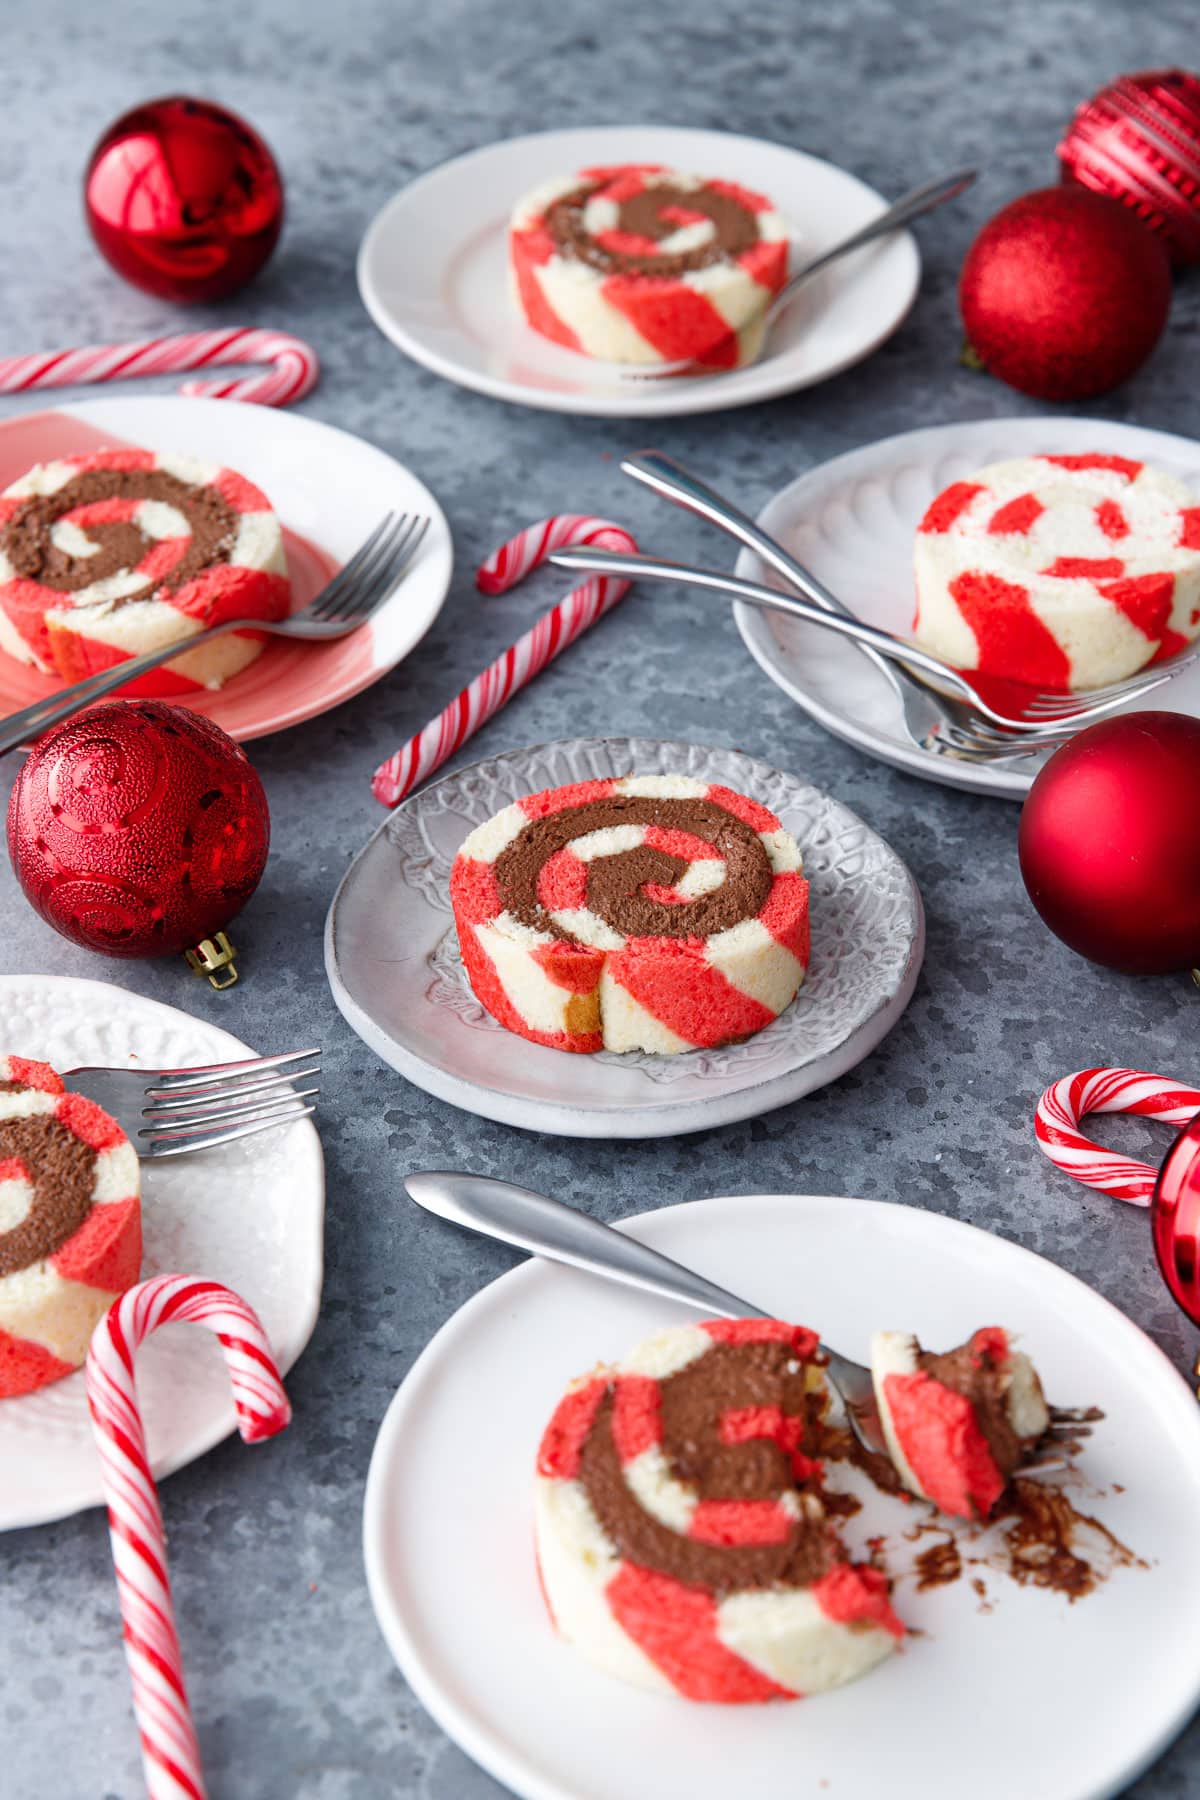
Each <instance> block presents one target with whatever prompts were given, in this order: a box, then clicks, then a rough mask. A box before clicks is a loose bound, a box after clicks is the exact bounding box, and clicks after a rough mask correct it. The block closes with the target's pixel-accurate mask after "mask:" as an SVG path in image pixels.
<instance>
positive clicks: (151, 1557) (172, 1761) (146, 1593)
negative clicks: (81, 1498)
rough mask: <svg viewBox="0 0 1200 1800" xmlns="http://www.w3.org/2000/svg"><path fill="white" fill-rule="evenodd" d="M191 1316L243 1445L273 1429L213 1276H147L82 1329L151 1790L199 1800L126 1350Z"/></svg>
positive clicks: (262, 1354)
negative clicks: (207, 1345) (222, 1368)
mask: <svg viewBox="0 0 1200 1800" xmlns="http://www.w3.org/2000/svg"><path fill="white" fill-rule="evenodd" d="M176 1320H189V1321H190V1322H191V1323H193V1324H196V1325H205V1326H207V1327H208V1329H209V1330H210V1331H212V1332H215V1333H216V1335H217V1337H218V1338H219V1340H220V1343H221V1348H222V1349H223V1350H224V1352H225V1362H226V1365H227V1366H228V1369H229V1375H230V1379H231V1381H232V1382H233V1398H234V1403H235V1405H236V1407H237V1418H238V1430H239V1431H240V1432H241V1434H242V1437H243V1438H244V1439H245V1441H246V1443H248V1444H253V1443H256V1442H257V1441H258V1440H259V1439H260V1438H268V1437H273V1436H274V1434H275V1433H276V1432H277V1431H282V1430H283V1428H284V1426H285V1425H286V1424H287V1423H288V1420H289V1419H290V1418H291V1416H292V1409H291V1407H290V1405H289V1404H288V1397H287V1395H286V1394H285V1393H284V1391H283V1384H282V1383H281V1381H280V1379H279V1371H278V1370H277V1369H276V1367H275V1362H274V1358H273V1357H272V1355H271V1347H270V1345H269V1344H268V1342H267V1338H266V1333H265V1332H264V1331H263V1328H262V1326H261V1324H260V1323H259V1321H258V1318H257V1316H256V1315H255V1313H253V1312H252V1311H251V1309H250V1308H249V1307H248V1306H247V1305H246V1302H245V1301H244V1300H241V1299H239V1298H238V1296H237V1295H236V1294H234V1293H231V1292H230V1290H229V1289H228V1288H225V1287H221V1286H220V1285H219V1284H218V1283H217V1282H215V1281H198V1280H196V1279H195V1278H194V1277H193V1276H190V1275H157V1276H155V1277H154V1278H153V1280H150V1281H142V1282H139V1283H138V1285H137V1286H136V1287H132V1288H130V1289H129V1290H128V1292H127V1293H125V1294H123V1295H122V1296H121V1298H120V1299H119V1300H117V1301H115V1302H114V1304H113V1305H112V1306H111V1307H110V1308H109V1310H108V1312H107V1313H106V1314H105V1315H104V1317H103V1318H102V1319H101V1321H100V1323H99V1325H97V1327H96V1330H95V1332H94V1334H93V1336H92V1342H91V1348H90V1349H89V1351H88V1359H87V1391H88V1406H89V1408H90V1410H91V1415H92V1429H93V1431H94V1432H95V1435H96V1443H97V1446H98V1448H99V1451H100V1467H101V1475H102V1479H103V1484H104V1497H105V1500H106V1501H107V1503H108V1526H109V1534H110V1536H111V1538H112V1552H113V1561H114V1563H115V1565H116V1572H117V1591H118V1593H119V1594H120V1599H121V1618H122V1622H123V1631H124V1637H125V1655H126V1659H127V1661H128V1663H129V1674H130V1679H131V1681H132V1683H133V1710H134V1714H135V1716H136V1718H137V1722H138V1732H139V1734H140V1736H141V1742H142V1763H143V1766H144V1768H145V1771H146V1788H147V1791H148V1793H149V1795H150V1800H181V1796H187V1800H205V1787H204V1772H203V1769H202V1768H201V1765H200V1748H199V1745H198V1743H197V1741H196V1729H195V1726H194V1725H193V1723H192V1715H191V1709H190V1707H189V1706H188V1698H187V1689H186V1687H185V1685H184V1678H183V1657H182V1655H181V1652H180V1648H179V1636H178V1633H177V1631H176V1627H175V1609H174V1607H173V1605H172V1602H171V1583H170V1578H169V1576H168V1574H167V1540H166V1534H165V1532H164V1530H163V1520H162V1510H161V1508H160V1506H159V1503H158V1493H157V1490H156V1488H155V1485H154V1477H153V1475H152V1474H151V1472H150V1462H149V1459H148V1457H147V1454H146V1433H145V1429H144V1427H143V1424H142V1417H141V1413H140V1412H139V1410H138V1398H137V1383H136V1381H135V1380H134V1372H133V1357H134V1352H135V1350H136V1349H137V1348H138V1346H139V1344H141V1343H142V1342H143V1341H144V1340H145V1339H146V1338H147V1337H149V1335H150V1333H151V1332H152V1331H156V1330H157V1329H158V1327H159V1326H160V1325H168V1324H171V1323H172V1322H173V1321H176Z"/></svg>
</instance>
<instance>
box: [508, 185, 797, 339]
mask: <svg viewBox="0 0 1200 1800" xmlns="http://www.w3.org/2000/svg"><path fill="white" fill-rule="evenodd" d="M509 250H510V262H511V271H512V280H513V288H514V292H515V295H516V299H517V303H518V305H519V306H520V308H521V310H522V312H523V313H524V315H525V318H526V320H527V321H528V323H529V324H530V325H532V327H533V329H534V330H535V331H538V332H540V333H541V334H542V335H543V337H548V338H551V339H553V341H554V342H555V343H557V344H564V345H566V346H567V347H568V348H569V349H572V350H580V351H582V352H583V353H584V354H585V355H588V356H595V357H602V358H604V359H606V360H609V361H615V362H672V361H675V360H676V359H695V360H698V361H701V362H703V363H705V364H706V365H708V366H711V367H713V368H732V367H734V366H736V365H737V364H738V363H742V362H752V361H753V360H754V358H755V357H756V356H757V354H758V351H759V348H760V345H761V342H762V328H763V314H764V313H765V311H766V308H767V305H768V303H769V301H770V299H771V296H772V294H774V293H776V292H777V291H778V289H779V288H780V287H782V285H783V283H784V281H785V279H786V277H787V260H788V245H787V227H786V225H785V223H784V221H783V219H782V218H781V217H780V215H779V214H778V213H777V212H776V211H775V210H774V208H773V207H772V205H771V202H770V201H769V200H767V199H765V198H764V197H763V196H762V195H761V194H756V193H752V192H751V191H750V190H749V189H748V188H743V187H739V186H738V185H737V184H736V183H734V182H731V181H711V180H701V179H700V178H699V177H698V176H695V175H681V174H679V173H678V172H676V171H673V170H670V169H664V168H662V167H660V166H659V165H657V164H654V163H626V164H621V165H619V166H616V167H613V168H602V169H599V168H598V169H583V170H581V171H580V172H579V174H577V175H570V176H566V177H564V178H562V179H559V180H557V181H552V182H548V183H546V184H545V185H543V186H542V187H539V188H538V189H536V190H535V191H534V192H533V193H532V194H529V195H528V196H527V197H526V198H525V199H524V200H522V201H521V202H520V203H519V205H518V206H517V207H516V209H515V211H514V212H513V215H512V221H511V226H510V235H509Z"/></svg>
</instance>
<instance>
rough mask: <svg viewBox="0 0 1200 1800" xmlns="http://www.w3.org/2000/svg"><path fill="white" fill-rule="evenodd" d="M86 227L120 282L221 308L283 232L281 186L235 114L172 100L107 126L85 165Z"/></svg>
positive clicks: (261, 146) (267, 156) (271, 162)
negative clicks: (122, 279) (219, 302)
mask: <svg viewBox="0 0 1200 1800" xmlns="http://www.w3.org/2000/svg"><path fill="white" fill-rule="evenodd" d="M84 204H85V207H86V209H87V217H88V224H89V225H90V226H91V229H92V236H93V237H94V238H95V240H96V242H97V244H99V246H100V249H101V250H102V251H103V253H104V255H105V256H106V257H107V258H108V261H109V262H110V263H111V264H112V266H113V268H114V269H116V271H117V272H118V274H120V275H124V277H125V279H126V280H127V281H132V282H133V284H134V286H135V287H140V288H144V289H145V290H146V292H147V293H150V294H158V295H161V296H162V298H163V299H166V300H184V301H199V300H219V299H221V298H222V297H223V296H224V295H226V294H232V293H235V292H236V291H237V289H238V288H240V287H244V286H245V284H246V282H248V281H249V280H250V279H251V277H252V276H254V275H257V273H258V271H259V270H260V269H261V268H262V266H263V264H264V263H265V262H266V260H267V258H268V257H269V256H270V254H271V252H272V250H273V249H274V248H275V245H276V243H277V241H278V239H279V233H280V231H281V229H282V227H283V180H282V178H281V176H280V173H279V169H278V167H277V166H276V163H275V158H274V157H273V156H272V155H271V152H270V151H269V150H268V148H267V146H266V144H265V143H264V142H263V140H262V138H260V137H259V135H258V133H257V132H256V131H254V130H252V129H251V127H250V126H249V125H247V124H246V122H245V120H243V119H239V118H238V117H237V115H236V113H231V112H226V111H225V109H224V107H221V106H214V105H213V104H212V102H211V101H208V100H192V99H188V98H187V97H186V96H184V95H179V94H175V95H171V96H169V97H168V98H166V99H163V100H149V101H147V102H146V104H145V105H144V106H135V107H134V109H133V111H132V112H127V113H125V114H124V116H123V117H122V118H120V119H118V120H117V121H116V122H115V124H113V125H110V126H109V128H108V130H107V131H106V132H105V133H104V136H103V137H102V138H101V139H100V142H99V143H98V144H97V145H96V148H95V149H94V150H93V152H92V156H91V161H90V162H89V163H88V170H87V176H86V179H85V182H84Z"/></svg>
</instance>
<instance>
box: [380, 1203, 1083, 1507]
mask: <svg viewBox="0 0 1200 1800" xmlns="http://www.w3.org/2000/svg"><path fill="white" fill-rule="evenodd" d="M404 1186H405V1188H406V1189H407V1190H408V1195H409V1198H410V1199H412V1200H415V1201H416V1203H417V1205H418V1206H421V1207H423V1208H424V1209H425V1211H426V1212H431V1213H436V1214H437V1216H438V1218H440V1219H449V1220H450V1221H451V1222H452V1223H453V1224H455V1225H465V1226H466V1228H467V1229H468V1231H479V1232H482V1233H483V1235H484V1236H485V1237H491V1238H498V1239H499V1240H500V1242H501V1243H502V1244H513V1245H515V1246H516V1248H517V1249H518V1250H529V1251H532V1253H533V1255H534V1256H544V1257H545V1258H546V1260H547V1261H548V1262H559V1263H566V1264H568V1265H569V1266H570V1267H571V1268H573V1269H586V1270H587V1272H588V1274H590V1275H600V1276H602V1277H603V1278H604V1279H605V1280H606V1281H616V1282H620V1283H622V1284H623V1285H624V1286H625V1287H635V1288H644V1289H645V1290H646V1291H648V1292H649V1293H651V1294H665V1295H666V1297H667V1298H668V1299H669V1300H681V1301H682V1302H683V1303H684V1305H685V1306H694V1307H696V1308H697V1309H698V1310H699V1311H700V1312H703V1313H708V1314H715V1315H716V1316H717V1317H718V1318H721V1319H770V1318H775V1317H776V1316H777V1315H776V1314H774V1313H765V1312H763V1310H762V1308H761V1307H758V1306H751V1305H750V1303H749V1301H747V1300H739V1299H738V1297H737V1295H736V1294H731V1293H729V1291H728V1290H727V1289H726V1288H722V1287H717V1286H716V1285H715V1284H714V1283H713V1282H711V1281H707V1280H705V1278H704V1276H703V1275H698V1274H697V1273H696V1271H695V1270H694V1269H689V1268H686V1267H685V1266H684V1264H683V1263H677V1262H675V1261H673V1260H672V1258H671V1257H669V1256H663V1255H662V1254H661V1253H660V1252H659V1251H657V1250H652V1249H651V1248H650V1246H649V1245H648V1244H642V1243H639V1242H638V1240H637V1239H636V1238H632V1237H628V1236H627V1235H626V1234H625V1232H623V1231H615V1230H614V1229H613V1227H612V1226H611V1225H604V1224H601V1222H600V1220H599V1219H593V1218H591V1217H589V1215H588V1214H587V1213H581V1212H576V1211H575V1208H574V1207H572V1206H565V1205H564V1204H563V1202H562V1201H561V1200H551V1199H550V1198H549V1197H548V1196H547V1195H546V1194H535V1193H533V1192H532V1191H531V1190H530V1189H529V1188H522V1187H516V1186H514V1184H513V1183H512V1182H510V1181H497V1180H495V1179H494V1178H493V1177H492V1176H489V1175H465V1174H454V1173H451V1172H449V1171H447V1170H440V1169H439V1170H433V1169H430V1170H422V1171H419V1172H417V1173H415V1174H412V1175H406V1176H405V1178H404ZM820 1349H821V1353H822V1355H823V1356H824V1357H826V1358H827V1361H826V1365H825V1373H826V1375H827V1376H828V1377H829V1381H830V1383H831V1385H832V1386H833V1388H834V1389H835V1390H836V1392H837V1394H838V1397H839V1398H840V1400H841V1402H842V1405H843V1407H844V1408H845V1412H846V1418H847V1421H848V1423H849V1425H850V1429H851V1431H853V1433H854V1435H855V1437H856V1438H857V1439H858V1441H859V1443H860V1444H861V1445H862V1447H863V1449H864V1450H869V1451H870V1452H871V1453H872V1454H873V1455H876V1456H884V1457H886V1458H887V1460H888V1461H889V1462H890V1461H891V1456H890V1454H889V1452H888V1447H887V1441H886V1439H885V1437H884V1435H883V1426H882V1424H881V1423H880V1418H879V1407H878V1405H877V1404H876V1400H875V1384H874V1381H873V1380H872V1378H871V1371H870V1369H867V1368H864V1366H863V1364H862V1363H856V1362H854V1361H852V1359H851V1358H850V1357H848V1356H842V1355H841V1354H840V1353H839V1352H838V1351H836V1350H831V1349H830V1348H829V1346H828V1344H822V1345H821V1346H820ZM1085 1417H1086V1415H1084V1414H1080V1413H1076V1412H1073V1411H1069V1410H1064V1409H1058V1410H1056V1411H1055V1412H1054V1414H1053V1415H1052V1418H1053V1424H1052V1427H1051V1432H1050V1433H1049V1434H1048V1439H1049V1441H1048V1442H1046V1448H1045V1451H1044V1452H1043V1451H1042V1450H1041V1449H1040V1448H1039V1451H1038V1452H1037V1453H1035V1454H1034V1455H1033V1456H1031V1457H1030V1458H1029V1460H1028V1461H1027V1462H1025V1463H1023V1464H1022V1465H1021V1468H1020V1470H1019V1471H1018V1473H1020V1474H1023V1475H1024V1474H1028V1473H1030V1472H1032V1471H1036V1472H1037V1473H1039V1474H1050V1473H1051V1472H1052V1471H1053V1470H1057V1469H1060V1468H1062V1467H1063V1466H1064V1461H1063V1451H1064V1448H1065V1446H1066V1444H1068V1443H1073V1442H1074V1440H1075V1439H1076V1438H1079V1437H1086V1436H1088V1435H1089V1433H1088V1427H1087V1425H1086V1424H1085V1423H1084V1422H1083V1421H1084V1419H1085ZM1056 1433H1058V1434H1059V1435H1058V1436H1057V1437H1056V1436H1055V1434H1056ZM1043 1441H1044V1442H1045V1440H1043Z"/></svg>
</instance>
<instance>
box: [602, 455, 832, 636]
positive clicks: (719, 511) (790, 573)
mask: <svg viewBox="0 0 1200 1800" xmlns="http://www.w3.org/2000/svg"><path fill="white" fill-rule="evenodd" d="M621 472H622V474H625V475H629V476H631V477H632V479H633V480H634V481H640V482H641V483H642V485H643V486H644V487H648V488H650V489H651V490H652V492H654V493H656V494H661V495H662V496H663V498H664V499H665V500H673V501H674V502H675V504H676V506H682V507H683V508H684V509H685V510H686V511H687V512H691V513H697V514H698V515H699V516H700V518H702V519H707V520H708V523H709V524H710V525H715V526H716V527H717V529H718V530H719V531H724V532H726V533H727V534H728V536H730V537H732V538H736V539H737V541H738V542H739V543H740V544H745V546H746V548H747V549H748V550H753V551H754V554H755V555H756V556H757V557H758V558H759V560H760V561H762V562H764V563H766V564H768V566H769V567H770V568H772V569H774V570H775V571H776V573H777V574H779V575H782V576H783V578H784V580H785V581H786V582H787V583H788V584H789V586H791V587H794V588H796V589H797V590H798V591H799V592H800V593H802V594H806V595H807V596H808V598H809V599H810V600H811V601H813V602H814V604H815V605H817V606H821V607H824V609H825V611H826V612H831V613H837V614H838V616H839V618H844V619H849V618H852V617H853V614H852V613H851V611H850V609H849V607H848V606H846V605H845V604H844V603H843V602H842V601H841V600H839V599H838V597H837V595H836V594H831V593H830V591H829V589H828V588H827V587H826V586H825V585H824V583H823V582H820V581H818V580H817V578H816V576H815V575H813V574H811V573H810V572H809V570H808V569H806V568H805V567H804V565H803V563H798V562H797V561H796V560H795V558H794V557H791V556H789V555H788V553H787V551H786V550H785V549H784V548H783V545H782V544H777V543H776V542H775V539H774V538H773V537H769V536H768V535H767V533H766V532H765V531H764V530H763V529H762V527H761V526H760V525H756V524H755V522H754V520H753V519H752V518H750V517H749V515H748V514H746V513H744V512H742V511H741V509H740V508H739V507H736V506H734V505H733V503H732V502H731V501H729V500H726V499H724V498H723V497H722V495H720V494H718V493H717V492H716V491H715V490H714V489H713V488H710V487H709V486H708V484H707V483H706V482H703V481H701V480H700V477H699V476H698V475H693V474H692V472H691V470H690V469H685V468H684V466H683V464H682V463H678V462H676V461H675V458H674V457H673V456H665V455H664V454H663V452H662V451H661V450H635V451H634V453H633V455H632V456H626V457H623V458H622V461H621Z"/></svg>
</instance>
